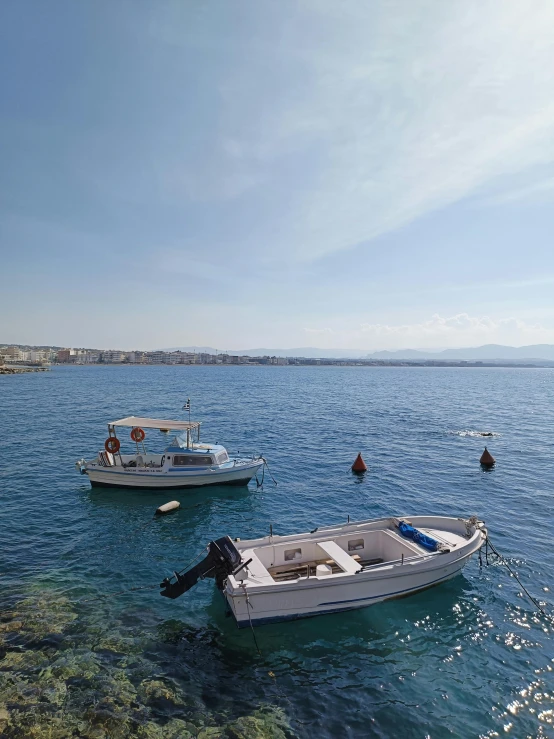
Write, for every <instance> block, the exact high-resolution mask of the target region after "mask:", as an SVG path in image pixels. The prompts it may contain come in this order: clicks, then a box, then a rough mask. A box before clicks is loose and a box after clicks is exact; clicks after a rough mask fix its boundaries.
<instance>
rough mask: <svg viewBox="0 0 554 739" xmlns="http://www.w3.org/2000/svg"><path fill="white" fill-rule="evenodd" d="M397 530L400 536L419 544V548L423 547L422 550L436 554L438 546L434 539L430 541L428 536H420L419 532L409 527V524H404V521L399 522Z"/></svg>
mask: <svg viewBox="0 0 554 739" xmlns="http://www.w3.org/2000/svg"><path fill="white" fill-rule="evenodd" d="M398 529H399V531H400V533H401V534H402V536H405V537H406V539H411V540H412V541H415V543H416V544H419V546H420V547H423V548H424V549H427V550H429V551H430V552H436V551H437V549H438V546H439V543H438V541H436V540H435V539H432V538H431V537H430V536H427V535H426V534H422V533H421V531H418V530H417V529H415V528H414V527H413V526H410V524H409V523H405V522H404V521H400V523H399V524H398Z"/></svg>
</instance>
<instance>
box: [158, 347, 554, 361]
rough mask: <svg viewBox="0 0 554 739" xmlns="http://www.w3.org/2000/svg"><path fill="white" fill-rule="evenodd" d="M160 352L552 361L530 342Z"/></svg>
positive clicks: (552, 353)
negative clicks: (455, 346)
mask: <svg viewBox="0 0 554 739" xmlns="http://www.w3.org/2000/svg"><path fill="white" fill-rule="evenodd" d="M164 351H170V352H174V351H183V352H205V353H206V354H216V353H218V354H222V353H225V354H238V355H241V356H246V357H263V356H267V355H269V356H271V357H307V358H314V359H319V358H323V357H325V358H329V359H341V358H342V359H361V358H363V359H385V360H387V359H388V360H403V359H406V360H412V361H417V360H420V359H421V360H425V359H437V360H439V361H440V360H445V361H448V360H450V359H457V360H468V361H471V360H477V361H494V360H500V361H506V360H509V361H516V362H517V361H523V360H537V359H540V360H548V361H554V344H531V345H530V346H503V345H502V344H485V345H484V346H477V347H473V348H466V349H443V350H442V351H433V350H432V349H425V350H419V349H399V350H398V351H379V352H370V353H368V351H367V349H365V350H364V349H318V348H314V347H307V346H304V347H297V348H293V349H268V348H267V347H261V348H258V349H233V350H231V349H229V350H225V352H223V351H222V350H221V349H214V347H212V346H179V347H172V348H170V349H164Z"/></svg>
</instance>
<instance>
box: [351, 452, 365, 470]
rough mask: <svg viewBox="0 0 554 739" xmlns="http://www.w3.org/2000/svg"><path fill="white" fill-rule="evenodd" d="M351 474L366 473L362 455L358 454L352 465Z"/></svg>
mask: <svg viewBox="0 0 554 739" xmlns="http://www.w3.org/2000/svg"><path fill="white" fill-rule="evenodd" d="M352 472H367V465H366V463H365V462H364V460H363V459H362V455H361V454H358V456H357V457H356V459H355V460H354V464H353V465H352Z"/></svg>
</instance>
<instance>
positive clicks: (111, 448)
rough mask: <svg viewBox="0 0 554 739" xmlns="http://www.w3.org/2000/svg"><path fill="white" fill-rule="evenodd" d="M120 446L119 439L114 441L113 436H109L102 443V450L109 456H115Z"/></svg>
mask: <svg viewBox="0 0 554 739" xmlns="http://www.w3.org/2000/svg"><path fill="white" fill-rule="evenodd" d="M120 446H121V444H120V443H119V439H116V438H115V436H110V437H109V439H106V441H105V442H104V449H105V450H106V451H107V452H110V454H117V453H118V451H119V447H120Z"/></svg>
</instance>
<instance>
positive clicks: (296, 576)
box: [161, 516, 487, 627]
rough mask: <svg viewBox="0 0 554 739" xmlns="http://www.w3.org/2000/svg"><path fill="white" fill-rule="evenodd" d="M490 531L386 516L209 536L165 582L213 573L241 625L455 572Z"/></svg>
mask: <svg viewBox="0 0 554 739" xmlns="http://www.w3.org/2000/svg"><path fill="white" fill-rule="evenodd" d="M486 536H487V532H486V529H485V527H484V524H483V522H482V521H479V520H478V519H477V518H476V517H475V516H472V517H471V518H469V519H463V518H447V517H442V516H410V517H409V518H403V519H397V518H382V519H376V520H368V521H359V522H357V523H347V524H345V525H342V526H330V527H325V528H319V529H315V530H314V531H312V532H310V533H305V534H292V535H289V536H273V535H270V536H267V537H264V538H262V539H250V540H245V541H238V540H235V541H231V539H230V538H229V537H228V536H225V537H222V538H221V539H217V540H216V541H212V542H210V544H209V546H208V556H207V557H206V558H205V559H204V560H203V561H202V562H200V563H199V564H198V565H196V566H195V567H193V568H192V569H190V570H188V571H187V572H185V573H182V574H181V573H175V575H174V577H172V578H166V580H164V581H163V582H162V583H161V587H162V592H161V594H162V595H164V596H167V597H169V598H177V597H179V596H180V595H182V594H183V593H184V592H186V591H187V590H189V589H190V588H191V587H192V586H193V585H195V584H196V583H197V582H198V580H199V579H202V578H204V577H214V578H215V580H216V584H217V586H218V588H219V589H220V590H221V591H222V593H223V595H224V597H225V599H226V601H227V604H228V606H229V609H230V610H231V612H232V614H233V615H234V617H235V619H236V622H237V624H238V626H239V627H243V626H248V625H249V624H253V625H256V624H264V623H270V622H272V621H286V620H291V619H297V618H303V617H306V616H316V615H319V614H324V613H334V612H336V611H347V610H351V609H355V608H365V607H366V606H370V605H373V604H374V603H378V602H379V601H383V600H390V599H394V598H402V597H405V596H407V595H411V594H413V593H417V592H418V591H420V590H425V589H426V588H430V587H432V586H434V585H439V584H440V583H442V582H444V581H445V580H449V579H450V578H452V577H455V576H456V575H457V574H458V573H459V572H461V570H462V568H463V566H464V565H465V564H466V562H467V561H468V560H469V558H470V557H471V555H472V554H474V553H475V552H477V551H478V550H479V548H480V547H481V546H482V544H483V543H484V541H485V539H486Z"/></svg>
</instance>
